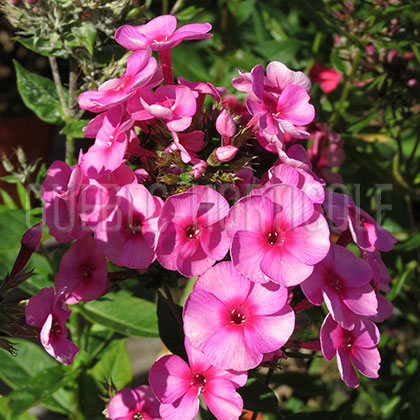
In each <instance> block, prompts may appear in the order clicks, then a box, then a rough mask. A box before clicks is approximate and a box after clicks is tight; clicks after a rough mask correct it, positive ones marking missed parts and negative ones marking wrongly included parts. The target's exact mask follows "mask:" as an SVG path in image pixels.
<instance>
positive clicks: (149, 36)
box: [115, 15, 213, 51]
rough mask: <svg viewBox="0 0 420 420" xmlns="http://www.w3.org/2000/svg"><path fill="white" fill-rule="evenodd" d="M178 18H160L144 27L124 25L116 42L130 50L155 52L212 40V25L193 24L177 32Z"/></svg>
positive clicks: (164, 16)
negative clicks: (200, 40)
mask: <svg viewBox="0 0 420 420" xmlns="http://www.w3.org/2000/svg"><path fill="white" fill-rule="evenodd" d="M176 25H177V21H176V17H175V16H172V15H163V16H158V17H156V18H154V19H152V20H151V21H149V22H147V23H146V24H144V25H140V26H131V25H123V26H121V27H119V28H118V29H117V31H116V32H115V40H116V41H117V42H118V43H119V44H120V45H122V46H123V47H125V48H127V49H129V50H140V49H141V50H144V49H147V47H150V48H151V49H152V50H153V51H159V50H166V49H169V48H173V47H176V46H177V45H178V44H180V43H181V42H182V41H184V40H189V39H204V38H210V37H211V36H213V35H212V34H208V33H207V32H209V31H210V29H211V25H210V23H192V24H189V25H184V26H182V27H181V28H179V29H177V30H176Z"/></svg>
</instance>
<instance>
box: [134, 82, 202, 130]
mask: <svg viewBox="0 0 420 420" xmlns="http://www.w3.org/2000/svg"><path fill="white" fill-rule="evenodd" d="M196 109H197V104H196V100H195V95H194V93H193V92H192V91H191V90H190V89H189V88H188V87H187V86H183V85H177V86H174V85H166V86H159V87H158V88H157V89H156V90H155V92H152V91H151V90H149V89H143V90H142V91H141V92H140V93H139V94H138V95H136V96H134V97H133V98H132V99H130V100H129V101H128V103H127V110H128V113H129V114H130V117H131V118H132V119H133V120H137V121H143V120H148V119H151V118H161V119H163V120H164V121H165V122H166V125H167V127H168V130H170V131H175V132H179V131H184V130H186V129H187V128H188V127H189V126H190V125H191V121H192V117H193V115H194V114H195V111H196Z"/></svg>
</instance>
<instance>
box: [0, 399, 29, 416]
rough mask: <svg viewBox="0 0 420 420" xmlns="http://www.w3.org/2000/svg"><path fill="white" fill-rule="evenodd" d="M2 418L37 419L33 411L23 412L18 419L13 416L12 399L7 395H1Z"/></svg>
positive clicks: (0, 409)
mask: <svg viewBox="0 0 420 420" xmlns="http://www.w3.org/2000/svg"><path fill="white" fill-rule="evenodd" d="M0 420H37V419H36V417H35V416H33V415H32V414H31V413H28V412H26V413H22V414H21V415H20V416H19V417H18V418H17V419H16V418H15V419H13V418H12V412H11V410H10V399H9V398H7V397H0Z"/></svg>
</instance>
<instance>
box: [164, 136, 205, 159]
mask: <svg viewBox="0 0 420 420" xmlns="http://www.w3.org/2000/svg"><path fill="white" fill-rule="evenodd" d="M172 136H173V138H174V142H173V143H172V144H171V145H170V146H168V147H167V148H166V149H165V152H166V153H172V152H175V151H178V152H179V153H180V155H181V159H182V161H183V162H184V163H189V162H191V161H197V162H198V158H197V155H196V153H198V152H199V151H200V150H201V149H202V148H203V147H204V131H198V130H196V131H191V132H189V133H182V134H177V133H175V132H172Z"/></svg>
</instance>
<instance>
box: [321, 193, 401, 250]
mask: <svg viewBox="0 0 420 420" xmlns="http://www.w3.org/2000/svg"><path fill="white" fill-rule="evenodd" d="M324 207H325V210H326V212H327V215H328V217H329V218H330V219H331V220H332V221H333V223H334V224H335V225H336V226H337V228H338V229H339V230H340V231H345V230H347V229H349V230H350V233H351V236H352V237H353V240H354V242H356V244H357V246H358V247H359V248H360V249H362V250H364V251H368V252H373V251H375V250H378V251H390V250H391V249H392V248H393V247H394V244H395V242H396V239H395V237H394V236H393V235H392V234H391V233H390V232H388V231H387V230H385V229H384V228H383V227H382V226H380V225H379V224H378V223H377V222H376V220H375V219H374V218H373V217H371V216H370V215H369V214H368V213H366V212H365V211H364V210H362V209H361V208H359V207H357V206H356V205H355V204H354V201H353V200H352V199H351V198H350V197H349V196H347V195H346V194H338V193H336V192H333V191H326V194H325V203H324Z"/></svg>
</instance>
